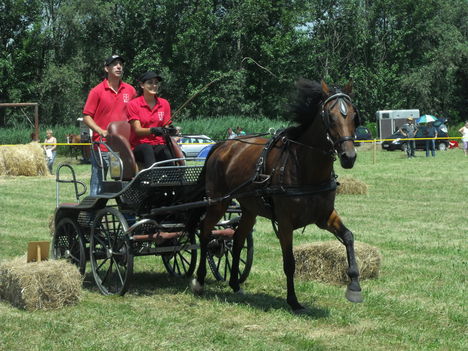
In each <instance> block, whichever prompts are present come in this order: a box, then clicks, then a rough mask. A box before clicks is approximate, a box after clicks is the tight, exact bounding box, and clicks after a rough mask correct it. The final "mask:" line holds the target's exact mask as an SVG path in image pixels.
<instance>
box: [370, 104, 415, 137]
mask: <svg viewBox="0 0 468 351" xmlns="http://www.w3.org/2000/svg"><path fill="white" fill-rule="evenodd" d="M408 117H413V118H414V119H415V120H416V119H418V118H419V110H416V109H414V110H382V111H377V112H376V113H375V120H376V121H377V125H378V131H379V137H380V138H386V137H388V136H390V135H391V134H393V133H394V132H395V131H396V130H397V129H398V128H400V127H401V126H402V125H403V124H405V123H406V119H407V118H408Z"/></svg>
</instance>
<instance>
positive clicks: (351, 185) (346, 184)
mask: <svg viewBox="0 0 468 351" xmlns="http://www.w3.org/2000/svg"><path fill="white" fill-rule="evenodd" d="M338 182H339V183H340V185H339V186H338V188H337V189H336V193H337V194H346V195H366V194H367V191H368V186H367V184H366V183H364V182H362V181H360V180H358V179H356V178H353V177H343V178H339V179H338Z"/></svg>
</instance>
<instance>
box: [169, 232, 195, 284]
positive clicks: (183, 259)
mask: <svg viewBox="0 0 468 351" xmlns="http://www.w3.org/2000/svg"><path fill="white" fill-rule="evenodd" d="M195 243H196V239H195V236H194V235H191V236H189V235H188V234H187V233H184V235H182V236H180V237H178V238H174V239H171V240H170V241H169V242H166V243H164V246H167V247H173V248H174V251H172V252H168V253H167V254H163V255H162V256H161V257H162V260H163V263H164V267H166V270H167V272H168V273H169V274H170V275H171V276H176V277H190V276H191V275H192V274H193V272H194V271H195V267H196V265H197V247H196V245H195Z"/></svg>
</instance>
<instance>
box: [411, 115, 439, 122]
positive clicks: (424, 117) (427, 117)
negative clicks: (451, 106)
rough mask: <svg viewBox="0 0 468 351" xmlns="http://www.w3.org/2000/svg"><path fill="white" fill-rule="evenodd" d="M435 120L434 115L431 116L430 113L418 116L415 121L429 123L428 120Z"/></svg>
mask: <svg viewBox="0 0 468 351" xmlns="http://www.w3.org/2000/svg"><path fill="white" fill-rule="evenodd" d="M437 120H438V118H437V117H435V116H432V115H422V116H421V117H419V118H418V119H417V121H416V122H418V123H429V122H435V121H437Z"/></svg>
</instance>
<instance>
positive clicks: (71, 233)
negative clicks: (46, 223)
mask: <svg viewBox="0 0 468 351" xmlns="http://www.w3.org/2000/svg"><path fill="white" fill-rule="evenodd" d="M52 257H53V258H55V259H66V260H68V261H69V262H71V263H73V264H75V265H76V266H77V267H78V270H79V271H80V273H81V274H82V275H83V274H85V272H86V252H85V245H84V239H83V235H82V234H81V230H80V227H79V226H78V224H77V223H76V222H75V221H74V220H73V219H71V218H62V219H61V220H60V221H59V222H58V224H57V226H56V227H55V232H54V237H53V239H52Z"/></svg>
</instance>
